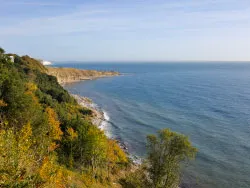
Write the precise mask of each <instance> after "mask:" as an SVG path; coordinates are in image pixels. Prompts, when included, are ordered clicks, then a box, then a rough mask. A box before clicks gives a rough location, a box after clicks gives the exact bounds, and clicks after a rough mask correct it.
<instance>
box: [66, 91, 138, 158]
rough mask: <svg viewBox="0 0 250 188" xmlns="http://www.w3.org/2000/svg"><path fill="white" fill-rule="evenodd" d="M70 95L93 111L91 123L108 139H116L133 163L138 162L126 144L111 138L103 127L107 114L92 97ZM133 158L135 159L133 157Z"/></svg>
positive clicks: (106, 122) (107, 117)
mask: <svg viewBox="0 0 250 188" xmlns="http://www.w3.org/2000/svg"><path fill="white" fill-rule="evenodd" d="M70 95H71V96H72V97H73V98H74V99H76V101H77V103H78V104H79V105H80V106H82V107H84V108H87V109H90V110H91V111H92V112H93V115H92V118H91V122H92V124H93V125H95V126H97V127H98V128H99V129H100V130H102V131H104V133H105V135H106V136H107V137H108V138H109V139H113V140H116V141H117V143H118V144H119V146H120V148H121V149H122V150H123V151H124V152H125V153H126V154H127V155H128V157H129V158H130V159H131V160H132V162H133V163H138V162H136V160H138V159H136V158H135V156H132V155H131V154H130V153H129V152H128V147H127V146H126V144H125V143H124V142H123V141H122V140H120V139H117V138H112V134H111V133H110V132H108V131H107V130H106V129H105V125H106V124H108V121H109V116H108V115H107V114H106V112H105V111H104V110H102V109H101V108H100V107H99V106H98V105H97V104H96V103H94V102H93V100H92V99H90V98H88V97H84V96H80V95H76V94H72V93H70ZM133 158H135V159H133Z"/></svg>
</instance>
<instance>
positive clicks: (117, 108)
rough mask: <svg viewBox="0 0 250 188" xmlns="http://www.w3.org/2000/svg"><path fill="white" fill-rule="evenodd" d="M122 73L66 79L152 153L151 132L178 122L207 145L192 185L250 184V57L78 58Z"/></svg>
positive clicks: (125, 137) (117, 130)
mask: <svg viewBox="0 0 250 188" xmlns="http://www.w3.org/2000/svg"><path fill="white" fill-rule="evenodd" d="M60 66H65V67H75V68H82V69H97V70H115V71H119V72H121V73H123V75H122V76H118V77H111V78H104V79H98V80H92V81H82V82H78V83H73V84H69V85H66V86H65V88H66V89H68V90H69V91H70V92H72V93H75V94H80V95H83V96H87V97H89V98H91V99H93V101H94V102H95V103H96V104H97V105H99V106H100V107H101V108H102V109H103V110H104V111H105V112H106V116H107V118H109V120H108V123H106V124H105V127H104V129H105V131H107V132H108V133H109V134H110V135H112V137H114V138H118V139H121V140H122V141H123V142H125V143H126V144H127V146H128V149H129V152H131V153H132V154H135V155H138V156H145V154H146V150H145V137H146V135H148V134H150V133H155V132H156V131H157V130H159V129H163V128H171V129H172V130H174V131H177V132H180V133H183V134H185V135H188V136H189V138H190V140H191V141H192V143H193V145H194V146H196V147H197V148H198V149H199V152H198V155H197V158H196V160H195V161H194V162H192V163H191V164H190V165H189V167H188V168H187V170H186V172H185V174H184V177H183V182H184V185H185V186H189V187H225V188H230V187H235V188H238V187H242V188H244V187H250V87H249V86H250V64H241V63H238V64H237V63H235V64H225V63H221V64H215V63H213V64H208V63H201V64H190V63H178V64H176V63H175V64H174V63H172V64H171V63H169V64H153V63H151V64H76V63H68V64H61V65H60Z"/></svg>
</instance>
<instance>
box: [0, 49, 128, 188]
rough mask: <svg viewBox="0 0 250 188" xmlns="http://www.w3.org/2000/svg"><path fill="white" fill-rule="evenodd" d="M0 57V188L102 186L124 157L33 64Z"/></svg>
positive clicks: (123, 162)
mask: <svg viewBox="0 0 250 188" xmlns="http://www.w3.org/2000/svg"><path fill="white" fill-rule="evenodd" d="M0 53H1V55H0V187H73V186H74V187H86V185H88V187H91V186H92V185H94V186H96V185H100V184H101V185H102V186H97V187H103V186H104V184H106V183H108V181H107V178H108V176H109V174H107V173H104V172H105V171H107V170H108V171H111V170H112V169H118V171H119V170H120V169H122V168H123V167H124V166H125V165H126V163H127V157H126V155H125V154H124V152H123V151H122V150H120V148H119V147H118V145H117V144H116V143H113V142H112V144H111V146H112V147H109V144H110V143H111V142H110V140H109V139H108V138H107V137H106V136H105V134H104V133H103V132H102V131H100V130H99V129H98V128H97V127H96V126H94V125H92V123H91V121H90V117H91V115H92V111H91V110H89V109H86V108H82V107H81V106H79V105H78V104H77V102H76V101H75V99H74V98H72V97H71V96H70V95H69V93H68V92H67V91H66V90H64V88H63V87H62V86H60V85H59V84H58V82H57V80H56V78H55V77H53V76H49V75H47V74H46V68H45V67H44V66H43V65H41V64H40V63H39V62H38V61H37V60H35V59H33V58H30V57H29V56H23V57H19V56H18V55H15V54H11V55H13V56H14V57H15V61H14V63H13V62H11V61H10V59H9V58H8V55H6V54H4V51H3V50H1V49H0ZM108 153H110V154H111V155H108ZM116 172H117V171H116ZM112 173H113V174H115V172H114V171H112ZM82 174H83V175H82ZM105 186H106V185H105Z"/></svg>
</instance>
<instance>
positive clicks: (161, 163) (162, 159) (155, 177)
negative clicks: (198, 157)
mask: <svg viewBox="0 0 250 188" xmlns="http://www.w3.org/2000/svg"><path fill="white" fill-rule="evenodd" d="M147 148H148V158H147V159H148V173H149V179H150V181H151V183H152V187H154V188H173V187H178V186H179V183H180V182H179V179H180V178H179V177H180V168H181V164H182V162H184V161H187V160H189V159H192V158H194V157H195V154H196V152H197V149H196V148H194V147H193V146H192V145H191V143H190V141H189V140H188V137H186V136H184V135H182V134H178V133H175V132H172V131H170V130H169V129H163V130H161V131H159V132H158V135H157V136H155V135H149V136H147Z"/></svg>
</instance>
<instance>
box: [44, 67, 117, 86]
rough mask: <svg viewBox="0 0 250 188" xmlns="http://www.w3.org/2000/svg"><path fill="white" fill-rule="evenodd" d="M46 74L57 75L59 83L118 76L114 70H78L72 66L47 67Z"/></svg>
mask: <svg viewBox="0 0 250 188" xmlns="http://www.w3.org/2000/svg"><path fill="white" fill-rule="evenodd" d="M47 69H48V74H49V75H52V76H55V77H57V80H58V82H59V83H67V82H76V81H80V80H92V79H96V78H103V77H109V76H118V75H119V73H118V72H114V71H96V70H80V69H74V68H55V67H47Z"/></svg>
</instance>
